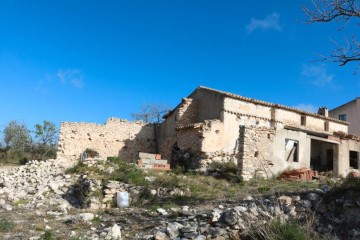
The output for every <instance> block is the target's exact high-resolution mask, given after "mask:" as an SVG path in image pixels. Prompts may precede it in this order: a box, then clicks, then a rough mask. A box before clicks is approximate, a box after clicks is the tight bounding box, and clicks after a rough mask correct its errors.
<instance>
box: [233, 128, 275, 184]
mask: <svg viewBox="0 0 360 240" xmlns="http://www.w3.org/2000/svg"><path fill="white" fill-rule="evenodd" d="M275 131H276V130H275V128H268V127H257V126H247V127H246V126H241V127H240V136H239V157H238V169H239V172H240V175H241V176H242V177H243V178H244V180H249V179H251V178H253V177H257V176H260V177H271V176H272V173H271V170H270V168H271V164H272V162H271V156H272V151H273V149H272V143H273V140H274V136H275Z"/></svg>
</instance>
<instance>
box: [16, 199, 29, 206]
mask: <svg viewBox="0 0 360 240" xmlns="http://www.w3.org/2000/svg"><path fill="white" fill-rule="evenodd" d="M29 202H30V200H28V199H27V200H24V199H20V200H18V201H16V202H14V203H13V205H14V206H19V205H23V204H27V203H29Z"/></svg>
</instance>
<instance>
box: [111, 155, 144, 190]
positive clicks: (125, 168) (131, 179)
mask: <svg viewBox="0 0 360 240" xmlns="http://www.w3.org/2000/svg"><path fill="white" fill-rule="evenodd" d="M108 160H109V161H110V162H112V163H114V164H115V165H116V167H117V169H115V171H114V172H112V173H111V174H110V175H109V180H114V181H120V182H124V183H129V184H134V185H140V186H142V185H147V184H148V182H147V181H146V180H145V174H144V172H143V171H142V170H141V169H139V168H138V167H137V166H136V165H134V164H131V163H128V162H125V161H124V160H122V159H121V158H118V157H111V158H108Z"/></svg>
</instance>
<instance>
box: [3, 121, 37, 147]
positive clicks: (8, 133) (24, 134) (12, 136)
mask: <svg viewBox="0 0 360 240" xmlns="http://www.w3.org/2000/svg"><path fill="white" fill-rule="evenodd" d="M4 142H5V144H6V146H7V147H11V148H12V149H14V150H16V151H24V150H25V149H26V147H27V146H29V145H30V144H31V143H32V139H31V136H30V131H29V129H28V128H27V127H26V125H25V124H21V123H18V122H17V121H11V122H9V124H8V125H7V126H6V127H5V129H4Z"/></svg>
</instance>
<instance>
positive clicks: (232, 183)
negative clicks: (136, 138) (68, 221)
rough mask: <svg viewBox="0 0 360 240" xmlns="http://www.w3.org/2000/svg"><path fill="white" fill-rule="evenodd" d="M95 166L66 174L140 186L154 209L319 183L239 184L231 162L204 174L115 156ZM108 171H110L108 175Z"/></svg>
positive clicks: (256, 181)
mask: <svg viewBox="0 0 360 240" xmlns="http://www.w3.org/2000/svg"><path fill="white" fill-rule="evenodd" d="M99 164H101V165H102V166H101V167H98V166H96V165H95V166H88V165H86V164H84V163H83V162H81V161H80V162H79V163H78V164H77V165H76V166H74V167H72V168H70V169H68V170H67V173H76V174H86V175H88V177H89V178H96V179H99V180H102V181H104V182H107V181H108V180H115V181H120V182H124V183H128V184H132V185H137V186H144V187H145V188H144V190H143V192H141V194H140V197H141V198H142V199H146V200H147V202H148V204H150V205H154V206H158V205H159V206H167V205H169V202H171V203H172V204H178V205H182V204H189V203H196V202H202V201H204V200H207V201H211V200H217V201H222V200H224V201H225V200H226V201H229V200H236V199H240V198H244V197H246V196H249V195H252V196H254V195H255V196H256V195H260V194H274V193H279V192H288V191H290V192H294V191H307V190H310V189H314V188H316V187H318V186H319V183H317V182H312V181H286V180H278V179H276V178H272V179H262V178H255V179H252V180H250V181H242V180H241V178H240V177H239V176H238V175H237V174H236V171H237V170H236V166H235V164H233V163H223V164H222V163H213V164H211V165H210V167H209V171H208V173H207V174H202V173H199V172H196V171H194V172H184V171H183V169H179V168H175V169H174V170H171V171H154V170H143V169H139V168H138V167H137V165H135V164H133V163H128V162H126V161H124V160H122V159H121V158H118V157H112V158H108V161H105V162H102V163H99ZM110 168H111V169H112V171H111V172H110V173H109V169H110ZM158 188H168V189H174V188H178V189H180V190H182V191H184V192H185V196H174V197H169V198H161V199H159V198H156V197H154V196H152V195H151V194H150V190H151V189H158Z"/></svg>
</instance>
